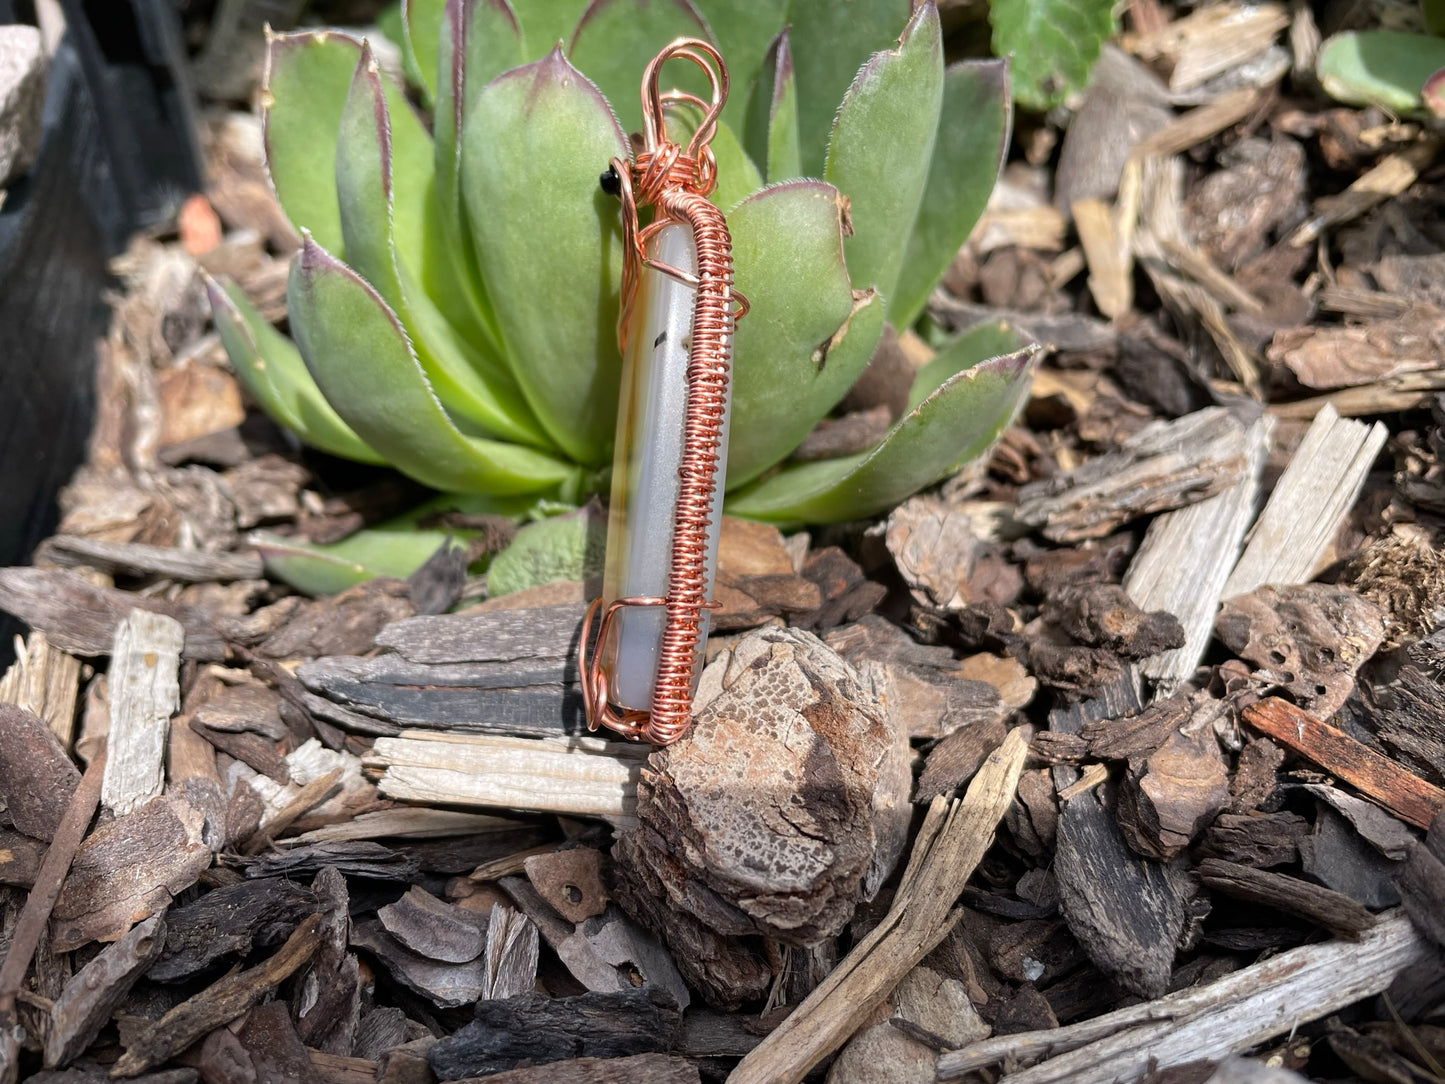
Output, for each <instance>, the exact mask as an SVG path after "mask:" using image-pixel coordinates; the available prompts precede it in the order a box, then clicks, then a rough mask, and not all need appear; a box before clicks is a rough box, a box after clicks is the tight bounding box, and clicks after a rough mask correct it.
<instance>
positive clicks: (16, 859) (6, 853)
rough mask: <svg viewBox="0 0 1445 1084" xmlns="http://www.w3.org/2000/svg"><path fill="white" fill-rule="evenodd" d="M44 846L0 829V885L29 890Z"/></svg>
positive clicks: (43, 851)
mask: <svg viewBox="0 0 1445 1084" xmlns="http://www.w3.org/2000/svg"><path fill="white" fill-rule="evenodd" d="M45 847H46V845H45V844H44V843H43V842H42V841H40V840H38V839H32V838H31V837H30V836H27V835H22V834H21V833H19V832H14V831H11V830H10V829H9V828H0V885H15V886H16V887H17V888H29V887H30V886H31V885H33V884H34V883H35V875H36V874H37V873H39V872H40V860H41V859H42V858H44V857H45Z"/></svg>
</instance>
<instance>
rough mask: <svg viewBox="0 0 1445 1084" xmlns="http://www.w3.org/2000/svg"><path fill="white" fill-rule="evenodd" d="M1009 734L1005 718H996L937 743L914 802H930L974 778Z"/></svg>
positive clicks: (927, 763) (919, 779)
mask: <svg viewBox="0 0 1445 1084" xmlns="http://www.w3.org/2000/svg"><path fill="white" fill-rule="evenodd" d="M1007 733H1008V731H1007V729H1006V728H1005V727H1004V725H1003V720H1001V719H993V720H989V721H987V722H983V723H975V724H974V725H972V726H964V727H960V728H959V729H958V730H955V731H954V732H953V733H951V734H949V735H948V736H947V737H946V738H944V739H943V740H942V741H941V742H939V743H938V744H937V745H935V746H934V747H933V748H932V749H931V750H930V751H929V753H928V757H927V759H926V760H925V761H924V762H923V772H922V774H921V775H920V776H919V777H918V786H917V788H916V789H915V790H914V792H913V801H914V803H915V804H920V803H921V804H923V805H927V804H928V803H929V802H931V801H933V799H934V798H936V797H938V795H940V794H947V793H949V792H950V791H953V790H956V789H957V788H959V787H961V786H963V785H964V784H965V783H967V782H968V781H969V780H970V779H972V778H973V773H974V772H976V771H978V769H979V767H980V765H982V764H983V762H984V760H985V759H986V758H987V757H988V755H989V754H990V753H992V752H993V751H994V750H995V749H997V748H998V747H999V746H1000V745H1001V744H1003V739H1004V736H1005V735H1006V734H1007Z"/></svg>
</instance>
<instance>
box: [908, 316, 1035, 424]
mask: <svg viewBox="0 0 1445 1084" xmlns="http://www.w3.org/2000/svg"><path fill="white" fill-rule="evenodd" d="M1033 342H1034V339H1033V336H1032V335H1027V334H1025V333H1024V332H1022V331H1020V330H1019V329H1018V328H1016V327H1014V326H1013V325H1012V324H1010V323H1009V322H1008V321H1007V320H993V321H990V322H989V323H986V324H978V325H976V326H975V327H971V328H969V329H968V330H967V331H965V332H964V333H963V334H962V335H958V336H955V337H954V338H951V339H949V340H947V341H946V342H945V343H944V344H943V345H942V347H940V349H939V351H938V353H937V354H935V355H934V356H933V358H931V359H930V360H929V361H928V363H927V364H925V365H924V366H923V367H922V368H920V369H919V370H918V373H917V374H916V375H915V376H914V378H913V384H912V385H911V386H910V387H909V389H908V407H907V409H908V410H912V409H913V408H914V407H916V406H917V405H918V404H919V403H921V402H923V400H924V399H926V398H928V396H930V395H932V394H933V393H934V392H935V391H936V390H937V389H938V388H939V386H940V385H942V384H943V382H944V381H945V380H948V379H949V378H950V377H953V376H956V375H958V374H959V373H961V372H965V371H967V370H969V369H972V368H973V367H974V366H975V365H980V364H982V363H983V362H985V361H989V360H991V359H993V358H1000V357H1003V356H1004V355H1005V354H1017V353H1018V352H1019V351H1020V350H1025V349H1027V348H1028V347H1029V346H1031V345H1032V344H1033Z"/></svg>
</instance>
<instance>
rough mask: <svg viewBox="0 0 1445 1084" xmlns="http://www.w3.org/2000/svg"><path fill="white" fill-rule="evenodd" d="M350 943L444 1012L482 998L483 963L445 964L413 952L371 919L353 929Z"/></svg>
mask: <svg viewBox="0 0 1445 1084" xmlns="http://www.w3.org/2000/svg"><path fill="white" fill-rule="evenodd" d="M351 944H352V945H353V946H354V947H356V948H362V949H365V950H366V951H367V952H369V953H371V954H372V955H373V956H375V957H376V958H377V959H378V960H379V961H380V962H381V964H382V966H384V967H385V968H386V970H387V972H388V973H390V975H391V977H392V978H394V979H395V980H396V981H397V982H399V983H401V984H402V985H403V986H405V987H406V988H407V989H409V990H413V991H415V992H416V993H418V994H420V995H421V996H422V997H425V998H427V999H429V1000H430V1001H432V1002H434V1003H435V1004H436V1005H439V1006H441V1007H442V1008H444V1009H457V1008H460V1007H461V1006H463V1005H470V1004H471V1003H472V1002H474V1001H476V1000H477V998H479V997H481V996H482V988H483V985H484V983H485V981H486V961H485V960H484V959H482V958H481V956H480V955H478V956H477V957H475V958H473V959H471V960H468V961H466V962H464V963H459V964H458V963H444V962H441V961H438V960H433V959H429V958H428V957H426V956H423V955H421V954H420V953H417V952H412V951H411V950H410V949H408V948H407V947H406V946H405V945H403V944H402V943H401V942H400V941H398V940H397V939H396V938H395V937H393V936H392V935H391V934H390V933H388V932H387V930H386V928H385V927H384V926H383V925H382V923H381V921H380V920H377V919H373V920H371V921H368V922H361V923H358V924H356V925H355V926H354V927H352V931H351Z"/></svg>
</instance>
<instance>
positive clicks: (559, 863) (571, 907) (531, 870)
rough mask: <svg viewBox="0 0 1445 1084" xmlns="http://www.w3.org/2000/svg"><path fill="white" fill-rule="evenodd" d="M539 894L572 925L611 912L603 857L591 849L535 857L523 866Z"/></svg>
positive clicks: (569, 850) (531, 857) (556, 852)
mask: <svg viewBox="0 0 1445 1084" xmlns="http://www.w3.org/2000/svg"><path fill="white" fill-rule="evenodd" d="M523 867H524V868H525V869H526V871H527V879H528V880H529V881H531V882H532V887H533V888H535V889H536V890H537V894H538V895H540V896H541V897H542V898H543V899H544V900H546V901H547V902H548V903H549V904H551V905H552V909H553V910H554V911H556V912H557V913H558V914H559V915H561V916H562V917H563V918H565V919H566V920H567V921H568V922H582V921H584V920H586V919H589V918H591V917H592V916H593V915H600V914H601V913H602V912H603V911H605V910H607V901H608V899H609V897H608V895H607V889H606V888H604V887H603V885H602V855H601V854H600V853H598V852H597V851H596V850H594V849H593V848H591V847H571V848H569V849H567V850H565V851H552V852H551V853H549V854H534V855H531V856H529V857H528V858H527V860H526V861H525V862H524V863H523Z"/></svg>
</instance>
